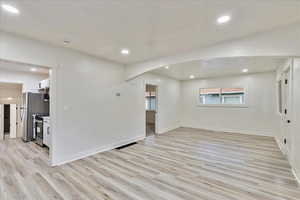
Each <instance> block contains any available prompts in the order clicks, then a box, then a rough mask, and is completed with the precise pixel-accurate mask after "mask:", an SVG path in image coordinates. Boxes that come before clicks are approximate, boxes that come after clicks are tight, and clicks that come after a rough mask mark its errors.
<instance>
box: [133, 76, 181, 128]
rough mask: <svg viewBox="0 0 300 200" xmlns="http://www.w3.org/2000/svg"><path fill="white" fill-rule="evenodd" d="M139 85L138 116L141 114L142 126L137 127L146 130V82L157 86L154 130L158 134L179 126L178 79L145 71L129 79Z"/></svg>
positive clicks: (179, 100)
mask: <svg viewBox="0 0 300 200" xmlns="http://www.w3.org/2000/svg"><path fill="white" fill-rule="evenodd" d="M130 82H131V83H135V84H136V85H139V87H140V90H139V93H140V96H139V100H141V101H142V102H141V104H142V106H141V107H140V108H139V116H140V115H143V120H144V121H143V122H142V124H141V125H142V126H141V127H140V124H138V123H136V125H137V126H139V127H140V128H139V129H143V130H146V127H145V124H146V123H145V117H146V116H145V115H146V114H145V86H146V84H151V85H156V86H157V114H156V132H157V133H158V134H161V133H164V132H167V131H170V130H172V129H175V128H178V127H180V112H181V98H180V81H177V80H174V79H170V78H167V77H164V76H160V75H156V74H152V73H146V74H143V75H141V76H139V77H137V78H136V79H134V80H131V81H130Z"/></svg>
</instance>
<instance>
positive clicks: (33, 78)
mask: <svg viewBox="0 0 300 200" xmlns="http://www.w3.org/2000/svg"><path fill="white" fill-rule="evenodd" d="M48 77H49V75H47V74H32V73H26V72H17V71H9V70H5V69H1V64H0V82H4V83H20V84H22V85H23V88H22V91H23V92H36V91H37V89H38V84H39V82H40V81H41V80H44V79H46V78H48Z"/></svg>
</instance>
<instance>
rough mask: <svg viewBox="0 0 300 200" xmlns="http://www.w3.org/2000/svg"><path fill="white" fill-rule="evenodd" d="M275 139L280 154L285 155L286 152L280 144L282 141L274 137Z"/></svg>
mask: <svg viewBox="0 0 300 200" xmlns="http://www.w3.org/2000/svg"><path fill="white" fill-rule="evenodd" d="M275 141H276V143H277V146H278V147H279V149H280V151H281V152H282V154H283V155H284V156H287V152H286V151H285V148H284V147H283V146H282V141H281V140H280V139H279V138H278V137H275Z"/></svg>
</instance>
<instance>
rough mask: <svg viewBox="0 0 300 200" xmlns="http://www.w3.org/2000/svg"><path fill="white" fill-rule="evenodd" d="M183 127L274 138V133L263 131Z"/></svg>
mask: <svg viewBox="0 0 300 200" xmlns="http://www.w3.org/2000/svg"><path fill="white" fill-rule="evenodd" d="M182 127H187V128H196V129H203V130H210V131H216V132H228V133H240V134H246V135H258V136H268V137H274V135H273V133H272V132H269V131H263V130H243V129H228V128H220V127H217V128H216V127H204V126H197V127H195V126H189V125H187V126H186V125H184V126H182Z"/></svg>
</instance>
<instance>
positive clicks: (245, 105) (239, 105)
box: [197, 104, 249, 108]
mask: <svg viewBox="0 0 300 200" xmlns="http://www.w3.org/2000/svg"><path fill="white" fill-rule="evenodd" d="M197 106H198V107H208V108H210V107H212V108H249V106H248V105H247V104H198V105H197Z"/></svg>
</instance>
